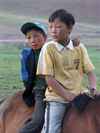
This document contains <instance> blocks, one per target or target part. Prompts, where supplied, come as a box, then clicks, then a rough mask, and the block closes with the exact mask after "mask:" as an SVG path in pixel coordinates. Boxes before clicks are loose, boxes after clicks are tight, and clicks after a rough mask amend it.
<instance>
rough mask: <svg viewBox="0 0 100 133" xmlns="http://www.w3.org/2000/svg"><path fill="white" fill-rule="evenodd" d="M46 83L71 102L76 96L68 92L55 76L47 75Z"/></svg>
mask: <svg viewBox="0 0 100 133" xmlns="http://www.w3.org/2000/svg"><path fill="white" fill-rule="evenodd" d="M45 79H46V83H47V84H48V85H49V86H50V87H51V88H52V89H53V90H54V91H55V92H56V93H58V94H59V95H61V96H62V97H64V98H65V99H67V100H68V101H71V100H73V99H74V96H73V95H71V94H70V93H69V92H67V91H66V90H65V89H64V88H63V87H62V86H61V85H60V84H59V83H58V82H57V81H56V80H55V79H54V77H53V76H49V75H45Z"/></svg>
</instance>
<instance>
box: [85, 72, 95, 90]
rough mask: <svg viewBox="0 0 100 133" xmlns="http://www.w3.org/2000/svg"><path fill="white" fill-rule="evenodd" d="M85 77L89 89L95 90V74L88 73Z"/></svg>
mask: <svg viewBox="0 0 100 133" xmlns="http://www.w3.org/2000/svg"><path fill="white" fill-rule="evenodd" d="M87 77H88V81H89V84H90V87H91V88H94V89H97V80H96V76H95V74H94V73H93V72H90V73H88V74H87Z"/></svg>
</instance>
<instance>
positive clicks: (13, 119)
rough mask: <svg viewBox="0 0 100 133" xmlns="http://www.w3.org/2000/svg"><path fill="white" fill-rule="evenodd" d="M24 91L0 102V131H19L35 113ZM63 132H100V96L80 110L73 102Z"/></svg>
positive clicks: (16, 132) (63, 125) (4, 132)
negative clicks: (26, 100)
mask: <svg viewBox="0 0 100 133" xmlns="http://www.w3.org/2000/svg"><path fill="white" fill-rule="evenodd" d="M22 93H23V90H21V91H18V92H16V93H14V94H12V95H11V96H9V97H8V98H7V99H6V100H4V101H3V102H2V103H1V104H0V133H18V131H19V130H20V128H21V127H22V126H23V125H24V123H25V121H26V119H27V118H28V117H29V116H31V115H32V114H33V112H34V106H32V107H31V108H28V107H27V106H26V104H25V103H24V102H23V100H22ZM78 100H79V99H78ZM80 106H81V104H80ZM81 109H82V108H81ZM62 133H100V97H97V98H95V100H92V99H91V100H90V101H89V102H88V103H87V105H86V107H85V108H84V109H83V110H82V111H80V112H79V111H77V110H76V108H75V106H73V104H71V105H70V106H69V108H68V109H67V111H66V114H65V117H64V120H63V124H62Z"/></svg>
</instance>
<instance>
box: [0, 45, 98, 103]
mask: <svg viewBox="0 0 100 133" xmlns="http://www.w3.org/2000/svg"><path fill="white" fill-rule="evenodd" d="M14 46H16V47H14ZM21 48H24V47H21ZM21 48H20V47H19V45H18V44H17V45H12V46H6V47H4V46H0V100H2V99H4V98H6V97H8V96H9V95H11V94H12V93H14V92H16V91H18V90H21V89H24V87H23V83H22V79H21V72H20V71H21V65H20V58H21V51H22V50H21ZM88 54H89V57H90V59H91V61H92V63H93V64H94V66H95V68H96V69H95V70H94V73H95V75H96V77H97V89H98V90H100V50H96V49H88ZM84 77H85V78H84V82H83V87H85V88H86V85H88V80H87V76H86V75H84Z"/></svg>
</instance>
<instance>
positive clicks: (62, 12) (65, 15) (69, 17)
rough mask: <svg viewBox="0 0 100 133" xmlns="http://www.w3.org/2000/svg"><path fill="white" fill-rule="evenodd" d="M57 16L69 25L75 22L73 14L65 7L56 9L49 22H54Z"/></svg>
mask: <svg viewBox="0 0 100 133" xmlns="http://www.w3.org/2000/svg"><path fill="white" fill-rule="evenodd" d="M56 18H59V19H60V20H61V21H63V22H64V23H65V24H66V26H67V27H69V26H70V25H74V24H75V19H74V17H73V15H72V14H70V13H68V12H67V11H66V10H65V9H59V10H56V11H54V12H53V13H52V14H51V15H50V17H49V22H53V21H54V20H55V19H56Z"/></svg>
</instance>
